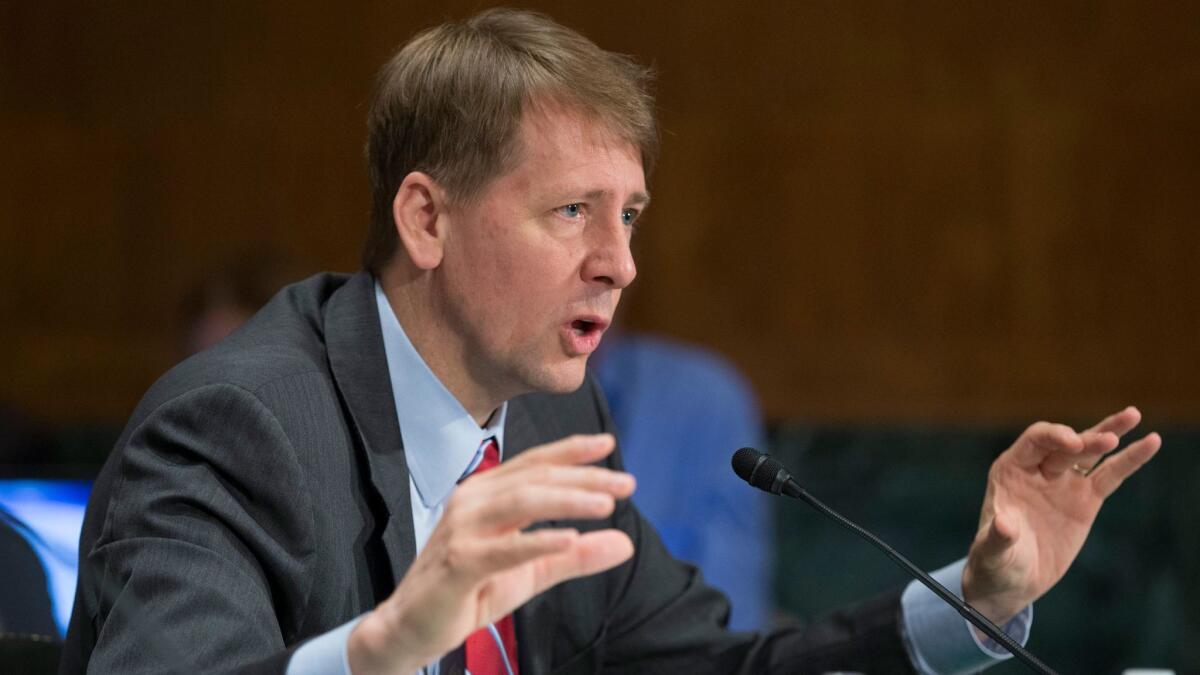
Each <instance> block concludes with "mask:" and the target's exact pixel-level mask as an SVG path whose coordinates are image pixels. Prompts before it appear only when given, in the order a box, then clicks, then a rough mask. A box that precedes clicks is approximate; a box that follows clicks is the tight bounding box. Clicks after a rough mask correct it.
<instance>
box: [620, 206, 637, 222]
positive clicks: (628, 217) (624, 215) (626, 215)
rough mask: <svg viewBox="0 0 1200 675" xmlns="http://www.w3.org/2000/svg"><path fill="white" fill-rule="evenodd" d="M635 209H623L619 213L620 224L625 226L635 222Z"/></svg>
mask: <svg viewBox="0 0 1200 675" xmlns="http://www.w3.org/2000/svg"><path fill="white" fill-rule="evenodd" d="M637 217H638V212H637V209H625V210H624V211H622V212H621V222H622V223H625V224H626V225H632V224H633V221H635V220H637Z"/></svg>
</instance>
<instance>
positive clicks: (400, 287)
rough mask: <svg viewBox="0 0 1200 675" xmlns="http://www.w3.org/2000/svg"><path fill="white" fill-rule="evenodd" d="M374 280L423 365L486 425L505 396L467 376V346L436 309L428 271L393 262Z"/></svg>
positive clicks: (478, 421) (437, 307) (479, 423)
mask: <svg viewBox="0 0 1200 675" xmlns="http://www.w3.org/2000/svg"><path fill="white" fill-rule="evenodd" d="M378 279H379V285H380V287H382V288H383V294H384V296H385V297H387V301H388V305H390V306H391V308H392V312H393V313H394V314H395V315H396V320H397V321H399V322H400V326H401V327H402V328H403V329H404V334H405V335H406V336H408V339H409V342H411V343H412V345H413V348H414V349H416V350H417V354H419V355H420V356H421V359H422V360H423V361H424V362H425V365H427V366H429V369H430V370H431V371H433V374H434V376H436V377H437V378H438V380H439V381H440V382H441V383H442V386H444V387H446V390H447V391H449V392H450V394H451V395H452V396H454V398H455V399H457V400H458V402H459V403H460V404H462V406H463V408H464V409H466V411H467V412H468V413H469V414H470V415H471V418H472V419H474V420H475V422H476V424H478V425H479V426H480V427H483V426H486V425H487V422H488V420H489V419H491V417H492V415H493V413H495V411H496V409H497V408H499V407H500V405H501V404H502V403H504V401H505V400H507V397H504V396H499V395H495V394H493V393H492V392H491V391H490V389H489V387H486V386H484V385H483V384H481V383H479V382H476V381H474V379H473V378H471V377H470V374H469V372H468V368H467V364H466V354H467V349H466V347H465V345H464V344H463V342H462V340H461V339H460V338H459V337H458V336H459V333H458V331H455V330H453V329H452V327H451V326H450V325H448V323H447V322H446V316H447V314H446V312H443V311H440V304H439V303H438V299H437V295H436V294H435V293H433V292H432V291H431V288H430V278H429V274H428V273H425V272H421V271H419V270H410V269H406V267H405V266H404V265H402V264H398V263H395V262H393V264H391V265H389V266H388V267H386V268H385V269H383V270H381V271H380V273H379V275H378Z"/></svg>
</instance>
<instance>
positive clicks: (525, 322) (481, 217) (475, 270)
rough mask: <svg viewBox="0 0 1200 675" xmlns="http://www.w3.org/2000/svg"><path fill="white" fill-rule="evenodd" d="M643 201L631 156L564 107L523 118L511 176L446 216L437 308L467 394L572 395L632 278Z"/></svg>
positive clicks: (631, 149) (631, 150) (636, 160)
mask: <svg viewBox="0 0 1200 675" xmlns="http://www.w3.org/2000/svg"><path fill="white" fill-rule="evenodd" d="M648 201H649V196H648V195H647V193H646V184H645V176H644V174H643V171H642V162H641V155H640V153H639V151H638V149H637V148H636V147H635V146H634V145H632V144H630V143H627V142H624V141H621V140H620V139H618V138H616V137H614V136H613V135H612V134H610V133H608V132H607V131H606V130H605V129H604V128H603V127H602V126H599V125H597V124H596V123H595V122H593V121H592V120H590V119H588V118H587V117H586V116H583V115H581V114H580V113H579V112H578V111H575V110H573V109H570V108H564V107H560V106H533V107H531V109H530V110H529V111H528V112H526V114H525V117H524V120H523V121H522V124H521V129H520V145H519V150H518V164H517V165H516V166H515V168H513V169H512V170H511V171H509V172H508V173H506V174H504V175H502V176H500V177H498V178H496V179H494V180H493V181H492V182H491V184H490V185H488V186H487V187H486V188H484V191H483V193H482V195H480V197H479V198H478V199H476V200H475V201H474V202H473V203H472V204H470V205H468V206H464V207H459V208H455V209H451V210H450V211H449V213H448V215H447V216H446V217H447V218H448V222H449V225H450V226H449V228H448V230H447V236H446V243H445V249H444V250H445V254H444V258H443V260H442V264H441V266H440V267H439V270H438V272H439V274H438V275H437V288H438V291H439V293H438V294H439V296H440V301H441V307H439V308H438V309H439V311H441V312H442V313H443V314H444V315H445V319H446V320H447V323H448V324H449V328H450V329H451V333H452V334H453V337H452V338H451V339H452V340H454V341H455V342H457V343H458V344H456V345H455V347H456V348H457V349H458V350H461V351H460V353H459V354H458V355H457V357H458V359H457V360H459V362H460V363H463V364H465V366H466V369H467V370H466V372H465V373H464V374H463V375H464V376H465V377H466V379H467V380H468V381H469V382H470V383H471V385H473V386H476V387H481V388H482V391H485V392H487V394H488V395H489V396H493V397H496V398H497V399H498V400H505V399H507V398H510V397H512V396H514V395H517V394H521V393H525V392H529V391H547V392H558V393H565V392H569V391H574V390H575V389H577V388H578V387H579V385H580V384H581V383H582V381H583V376H584V366H585V365H586V362H587V357H588V355H589V354H591V353H592V351H593V350H595V349H596V346H597V345H598V344H599V342H600V338H601V335H602V334H603V332H604V330H605V329H606V328H607V327H608V325H609V323H610V322H611V321H612V317H613V312H614V311H615V310H616V307H617V301H618V300H619V299H620V297H621V289H623V288H625V287H626V286H628V285H629V284H630V282H632V281H633V278H634V276H635V275H636V274H637V270H636V269H635V267H634V263H633V256H632V255H631V253H630V250H629V240H630V237H631V236H632V234H633V225H634V222H635V221H636V220H637V218H638V215H639V214H640V212H641V211H642V209H644V208H645V206H646V204H647V202H648Z"/></svg>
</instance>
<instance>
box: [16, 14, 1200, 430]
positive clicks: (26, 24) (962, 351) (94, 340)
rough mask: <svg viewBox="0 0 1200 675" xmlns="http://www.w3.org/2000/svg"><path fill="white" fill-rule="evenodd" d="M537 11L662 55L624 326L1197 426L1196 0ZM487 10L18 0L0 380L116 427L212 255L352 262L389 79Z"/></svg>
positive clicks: (984, 418)
mask: <svg viewBox="0 0 1200 675" xmlns="http://www.w3.org/2000/svg"><path fill="white" fill-rule="evenodd" d="M484 4H486V3H484ZM529 4H530V6H534V7H538V8H541V9H543V10H545V11H548V12H549V13H551V14H552V15H554V16H555V17H557V18H559V19H560V20H561V21H563V22H564V23H567V24H569V25H573V26H575V27H577V28H579V29H581V30H583V31H584V32H585V33H586V34H588V35H589V36H591V37H592V38H593V39H595V40H596V41H597V42H598V43H600V44H601V45H603V46H605V47H607V48H610V49H614V50H617V51H623V52H627V53H631V54H633V55H635V56H636V57H637V58H638V59H639V60H642V61H645V62H652V63H654V64H655V65H656V67H657V68H658V70H659V73H660V83H659V100H660V109H661V119H662V124H663V127H664V130H665V135H664V144H663V158H662V161H661V163H660V167H659V171H658V172H657V175H656V176H655V177H654V182H653V185H652V188H653V191H654V194H655V204H654V207H653V208H652V209H651V211H650V213H649V215H648V219H647V222H646V225H645V227H644V228H643V230H642V232H641V234H639V238H638V242H637V247H638V255H639V265H640V271H641V275H640V278H639V280H638V282H637V284H636V285H635V288H634V289H633V291H632V292H631V293H630V295H629V297H628V301H627V306H626V317H625V320H626V321H627V323H628V324H629V325H630V326H632V327H636V328H640V329H645V330H653V331H657V332H661V333H665V334H668V335H673V336H677V337H680V338H683V339H687V340H692V341H696V342H700V343H703V344H707V345H710V346H712V347H714V348H717V349H719V350H721V351H723V352H724V353H726V354H727V355H729V356H730V357H731V358H732V359H733V360H734V361H735V362H736V363H737V364H738V365H740V366H741V367H742V368H743V369H744V370H745V371H746V372H747V373H748V374H749V375H750V377H751V379H752V380H753V382H754V383H755V385H756V386H757V387H758V389H759V391H760V393H761V396H762V398H763V402H764V405H765V408H766V410H767V411H768V413H769V414H771V415H772V416H773V417H777V418H806V419H812V420H820V421H833V420H843V421H845V420H848V421H871V420H889V421H935V422H948V423H971V422H1012V421H1019V420H1028V419H1030V418H1032V417H1042V416H1056V417H1066V418H1069V419H1077V418H1086V417H1090V416H1093V415H1095V414H1098V413H1100V412H1103V411H1105V410H1107V409H1109V408H1113V407H1117V406H1120V405H1124V404H1125V403H1127V402H1137V403H1139V404H1140V405H1142V406H1143V407H1144V408H1145V409H1146V410H1147V412H1148V413H1149V414H1150V416H1151V419H1152V420H1161V421H1171V422H1182V423H1194V422H1197V421H1200V419H1198V418H1197V412H1196V411H1197V410H1200V384H1198V383H1197V380H1198V376H1200V368H1198V367H1197V360H1196V357H1195V355H1194V352H1195V348H1194V346H1193V345H1194V344H1195V342H1196V341H1197V336H1198V335H1200V330H1198V329H1200V318H1198V312H1197V308H1198V307H1200V284H1198V282H1197V281H1196V275H1195V273H1194V268H1195V266H1196V260H1197V257H1198V254H1200V229H1198V228H1197V227H1196V222H1195V221H1196V213H1197V211H1198V209H1197V196H1196V195H1197V189H1196V186H1197V185H1200V117H1198V116H1197V114H1196V111H1197V110H1200V40H1197V39H1196V26H1200V9H1198V6H1196V5H1193V4H1191V3H1142V2H1138V3H1133V2H1111V1H1109V2H1098V3H1053V4H1052V5H1051V6H1049V7H1047V6H1044V3H1032V2H1029V3H1024V2H1022V3H963V4H956V3H920V4H913V3H867V2H860V3H843V2H819V3H816V2H814V3H793V2H765V3H755V4H753V5H752V6H750V7H749V8H744V7H735V6H732V5H731V4H729V3H717V2H711V3H693V2H689V3H644V2H631V1H628V0H621V1H617V2H608V3H550V2H537V3H529ZM478 6H480V3H476V2H465V1H455V2H447V3H443V4H441V5H439V6H437V7H436V8H424V7H417V6H413V5H412V4H410V3H385V2H367V3H358V4H347V3H339V4H336V5H332V4H317V3H308V2H301V3H297V2H279V1H278V0H269V1H266V2H259V3H235V2H229V3H186V2H178V3H142V4H140V5H139V4H133V3H121V4H120V5H119V6H117V7H105V6H100V5H98V4H95V3H81V2H70V3H59V4H53V5H47V6H41V5H39V4H37V3H10V4H7V5H6V6H4V7H2V8H0V147H2V150H0V157H2V158H3V161H2V162H0V282H2V283H3V289H4V290H3V291H2V292H0V312H2V313H3V316H4V317H5V318H6V322H5V323H6V325H5V328H4V329H3V331H0V354H3V357H0V369H2V370H3V372H4V373H5V375H4V376H3V377H0V400H3V401H7V402H9V403H10V404H13V405H17V406H19V407H22V408H25V409H27V410H29V411H31V412H32V413H34V414H36V415H37V416H39V417H41V418H44V419H49V420H52V421H57V422H79V421H87V420H93V421H94V420H119V419H121V418H123V417H124V416H125V415H126V414H128V412H129V410H130V409H131V408H132V406H133V404H134V403H135V401H136V399H137V398H138V396H139V395H140V394H141V392H142V390H143V389H144V388H145V387H146V386H147V385H148V384H149V382H151V381H152V380H153V378H154V377H155V376H156V375H157V374H158V373H160V372H161V371H163V370H164V369H165V368H167V367H169V365H170V364H171V362H172V361H173V359H174V358H175V356H176V353H177V351H176V343H177V340H178V330H179V327H178V325H177V323H178V322H177V315H178V310H177V307H178V298H179V297H180V296H181V294H182V293H183V292H184V290H185V289H186V288H187V287H188V286H189V285H191V284H192V283H194V282H195V281H196V279H197V278H198V277H199V276H200V275H201V274H202V273H203V272H204V271H206V270H209V269H211V268H213V267H214V266H216V265H218V264H219V263H220V262H221V261H223V260H225V259H228V258H229V257H231V256H234V255H236V254H238V253H239V252H241V251H244V250H247V249H250V248H269V249H271V250H274V251H277V252H278V253H279V254H280V255H281V256H283V257H286V258H288V259H290V260H292V261H293V262H294V268H295V269H297V270H303V271H306V272H307V271H317V270H321V269H343V270H349V269H353V268H354V267H355V266H356V263H357V258H358V246H359V242H360V240H361V232H362V230H363V226H364V224H365V220H366V212H367V192H366V188H365V178H364V174H363V170H362V161H361V144H362V141H363V135H364V122H363V118H364V113H365V101H366V98H367V95H368V92H369V88H370V82H371V78H372V76H373V73H374V71H375V69H376V68H377V67H378V66H379V65H380V64H381V63H382V62H383V61H384V60H385V59H386V58H387V56H388V54H389V53H390V52H391V51H392V49H394V48H395V46H397V45H398V44H399V43H401V42H403V41H404V40H405V39H406V38H407V36H409V35H410V34H411V33H412V32H413V31H414V30H416V29H417V28H418V27H421V26H424V25H429V24H430V23H434V22H436V21H438V20H439V19H440V18H441V17H446V16H452V17H461V16H464V15H466V14H467V13H469V12H470V11H472V10H473V9H475V8H477V7H478Z"/></svg>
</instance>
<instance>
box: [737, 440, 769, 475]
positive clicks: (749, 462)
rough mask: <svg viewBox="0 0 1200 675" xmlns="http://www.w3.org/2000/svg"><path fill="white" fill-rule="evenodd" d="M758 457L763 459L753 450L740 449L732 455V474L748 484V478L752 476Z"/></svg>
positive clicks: (760, 454) (759, 453) (761, 455)
mask: <svg viewBox="0 0 1200 675" xmlns="http://www.w3.org/2000/svg"><path fill="white" fill-rule="evenodd" d="M760 457H765V455H763V454H762V453H761V452H759V451H757V450H755V449H754V448H742V449H741V450H738V451H737V452H735V453H733V472H734V473H736V474H737V476H738V478H741V479H742V480H744V481H746V482H747V483H750V482H751V480H750V476H752V475H753V474H754V467H755V466H757V465H758V460H759V458H760Z"/></svg>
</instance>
